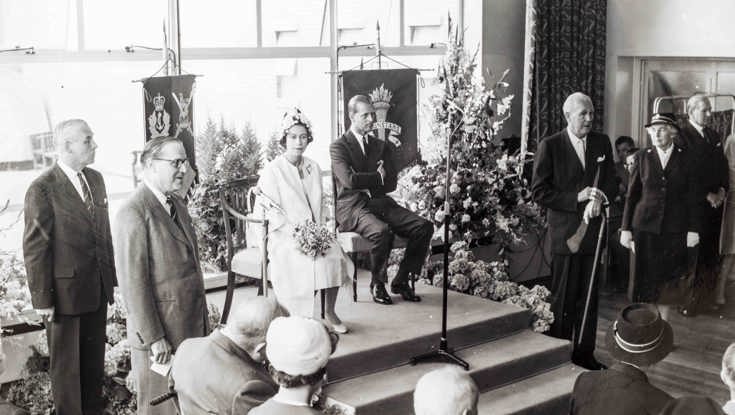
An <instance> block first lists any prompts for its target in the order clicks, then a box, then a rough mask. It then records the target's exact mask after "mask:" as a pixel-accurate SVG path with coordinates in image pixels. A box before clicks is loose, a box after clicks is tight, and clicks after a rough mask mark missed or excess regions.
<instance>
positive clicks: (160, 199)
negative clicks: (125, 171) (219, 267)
mask: <svg viewBox="0 0 735 415" xmlns="http://www.w3.org/2000/svg"><path fill="white" fill-rule="evenodd" d="M141 163H142V165H143V183H142V184H141V185H140V186H139V187H138V189H137V190H136V191H135V192H134V193H133V195H132V196H131V197H130V198H129V199H128V200H127V201H125V203H124V204H123V206H122V207H121V209H120V211H119V212H118V214H117V217H116V221H115V232H114V244H115V254H116V258H115V263H116V265H117V269H118V275H119V276H120V286H121V288H122V294H123V298H124V300H125V305H126V307H127V310H128V322H127V328H128V341H129V342H130V346H131V349H132V350H131V360H132V370H133V374H134V379H135V385H136V390H137V392H138V397H137V400H138V413H140V414H175V413H176V410H175V407H174V405H173V404H172V403H171V402H164V403H162V404H160V405H158V406H153V407H152V406H150V400H151V399H153V398H155V397H156V396H158V395H161V394H164V393H166V392H168V378H167V377H166V376H165V374H164V375H162V374H159V373H160V371H159V372H154V371H153V370H151V365H152V364H153V363H157V364H161V365H167V364H169V362H170V359H171V356H172V355H173V354H174V352H175V351H176V348H177V347H178V346H179V344H181V342H182V341H184V340H185V339H188V338H190V337H202V336H205V335H206V334H207V304H206V300H205V297H204V280H203V278H202V272H201V267H200V264H199V252H198V248H197V243H196V235H195V234H194V228H193V226H192V223H191V217H190V216H189V213H188V212H187V209H186V205H185V204H184V202H183V201H182V199H181V198H180V197H179V196H178V195H177V194H176V193H177V192H178V191H179V190H181V188H182V186H183V183H184V174H185V173H186V170H187V169H188V162H187V159H186V152H185V150H184V145H183V144H182V142H181V141H180V140H179V139H177V138H172V137H159V138H155V139H153V140H151V141H149V142H148V143H146V145H145V148H144V149H143V153H142V155H141Z"/></svg>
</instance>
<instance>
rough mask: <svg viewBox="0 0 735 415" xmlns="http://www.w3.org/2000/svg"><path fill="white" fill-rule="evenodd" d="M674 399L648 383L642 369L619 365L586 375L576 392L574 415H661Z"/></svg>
mask: <svg viewBox="0 0 735 415" xmlns="http://www.w3.org/2000/svg"><path fill="white" fill-rule="evenodd" d="M672 400H673V398H672V397H671V396H670V395H669V394H667V393H666V392H664V391H662V390H661V389H658V388H656V387H655V386H653V385H651V384H650V383H648V377H646V374H645V373H643V371H641V370H640V369H636V368H635V367H633V366H630V365H627V364H623V363H618V364H615V365H613V366H611V367H610V368H609V369H607V370H598V371H591V372H585V373H582V374H581V375H579V376H578V377H577V381H576V382H575V383H574V390H573V391H572V402H571V411H570V413H571V414H573V415H648V414H650V415H658V413H659V412H661V409H663V407H664V406H666V404H667V403H668V402H669V401H672Z"/></svg>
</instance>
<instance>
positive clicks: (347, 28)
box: [337, 0, 401, 46]
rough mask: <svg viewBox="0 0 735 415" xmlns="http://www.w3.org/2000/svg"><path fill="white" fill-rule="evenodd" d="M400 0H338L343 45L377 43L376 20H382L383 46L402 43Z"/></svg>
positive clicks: (340, 38) (340, 42) (340, 36)
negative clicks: (367, 0)
mask: <svg viewBox="0 0 735 415" xmlns="http://www.w3.org/2000/svg"><path fill="white" fill-rule="evenodd" d="M400 5H401V2H400V1H399V0H373V1H370V2H366V1H362V0H340V1H339V2H338V3H337V22H338V32H339V44H340V45H351V44H354V43H358V44H362V43H375V41H376V39H377V32H376V23H378V22H380V43H381V45H382V46H398V45H399V44H400V17H401V16H400Z"/></svg>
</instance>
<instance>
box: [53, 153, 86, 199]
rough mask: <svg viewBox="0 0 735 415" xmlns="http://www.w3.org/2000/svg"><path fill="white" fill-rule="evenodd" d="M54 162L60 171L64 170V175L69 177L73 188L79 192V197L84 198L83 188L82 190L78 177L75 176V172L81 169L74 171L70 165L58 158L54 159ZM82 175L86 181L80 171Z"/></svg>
mask: <svg viewBox="0 0 735 415" xmlns="http://www.w3.org/2000/svg"><path fill="white" fill-rule="evenodd" d="M56 164H57V165H58V166H59V168H60V169H61V171H63V172H64V175H66V177H67V178H68V179H69V181H70V182H71V185H72V186H73V187H74V189H75V190H76V191H77V193H78V194H79V197H81V198H82V200H84V190H82V184H81V183H79V178H78V177H77V173H81V170H80V171H79V172H76V171H74V169H72V168H71V167H69V165H68V164H66V163H64V162H63V161H61V159H58V160H57V161H56ZM82 177H83V178H84V181H85V182H86V181H87V178H86V177H85V176H84V173H82ZM87 187H89V183H87Z"/></svg>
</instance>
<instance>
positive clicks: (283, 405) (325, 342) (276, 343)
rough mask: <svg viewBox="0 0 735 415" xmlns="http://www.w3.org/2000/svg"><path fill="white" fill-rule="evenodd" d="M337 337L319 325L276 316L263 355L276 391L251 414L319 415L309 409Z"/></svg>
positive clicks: (301, 319) (335, 345)
mask: <svg viewBox="0 0 735 415" xmlns="http://www.w3.org/2000/svg"><path fill="white" fill-rule="evenodd" d="M338 341H339V337H338V335H337V334H335V333H330V332H329V331H328V330H327V328H326V327H325V326H324V325H323V324H322V323H320V322H318V321H316V320H313V319H310V318H305V317H301V316H293V317H278V318H276V319H275V320H273V322H272V323H271V325H270V327H268V333H267V334H266V339H265V343H266V346H265V354H266V356H267V358H268V371H269V372H270V374H271V376H272V377H273V380H274V381H275V382H276V383H277V384H278V386H279V388H278V392H277V393H276V394H275V395H274V396H273V397H272V398H270V399H268V400H267V401H265V403H263V404H262V405H260V406H258V407H255V408H253V409H252V410H250V412H248V413H249V414H251V415H280V414H291V415H298V414H321V413H322V412H321V411H319V410H317V409H315V408H312V407H311V402H312V401H313V397H314V395H315V394H317V393H319V391H320V390H321V386H322V382H323V381H324V376H325V374H326V372H327V361H328V360H329V356H330V355H331V354H332V353H334V350H335V349H336V347H337V342H338Z"/></svg>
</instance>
